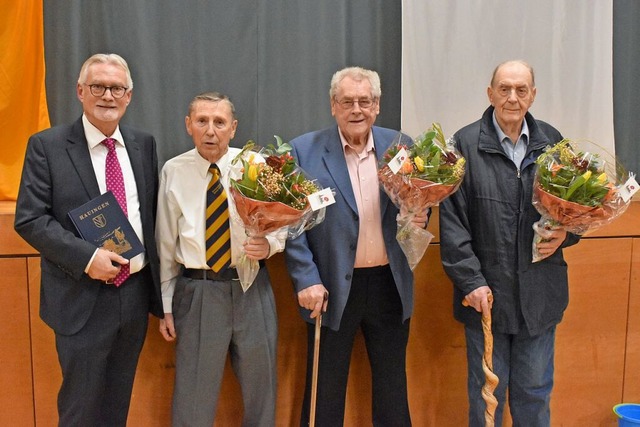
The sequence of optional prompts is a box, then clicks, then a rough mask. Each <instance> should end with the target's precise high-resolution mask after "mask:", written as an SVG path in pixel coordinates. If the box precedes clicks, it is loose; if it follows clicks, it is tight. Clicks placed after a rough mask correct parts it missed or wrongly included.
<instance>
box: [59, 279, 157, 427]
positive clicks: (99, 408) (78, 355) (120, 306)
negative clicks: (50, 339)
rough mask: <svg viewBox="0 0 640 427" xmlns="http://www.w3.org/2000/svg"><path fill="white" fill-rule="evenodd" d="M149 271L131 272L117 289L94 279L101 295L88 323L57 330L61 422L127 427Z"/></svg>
mask: <svg viewBox="0 0 640 427" xmlns="http://www.w3.org/2000/svg"><path fill="white" fill-rule="evenodd" d="M147 272H148V268H147V269H145V270H143V271H142V272H140V273H137V274H134V275H132V276H131V277H130V278H129V279H127V281H126V282H124V283H123V284H122V285H121V286H120V287H119V288H116V287H115V286H113V285H107V284H102V285H97V284H96V286H100V287H101V289H100V294H99V296H98V299H97V301H96V304H95V307H94V308H93V313H92V314H91V316H90V317H89V320H88V321H87V323H86V325H85V326H84V327H83V328H82V329H81V330H80V331H79V332H78V333H76V334H74V335H69V336H67V335H60V334H56V348H57V350H58V360H59V362H60V367H61V368H62V386H61V388H60V392H59V393H58V414H59V417H60V421H59V425H60V426H64V427H67V426H83V427H84V426H111V427H113V426H123V427H124V426H126V423H127V415H128V413H129V403H130V400H131V390H132V388H133V380H134V376H135V372H136V366H137V363H138V356H139V355H140V351H141V350H142V345H143V343H144V338H145V335H146V332H147V324H148V311H149V310H148V307H149V298H148V290H147V289H148V288H147V286H148V285H147V284H146V283H145V280H144V279H143V277H144V275H145V274H146V273H147ZM149 280H150V278H149Z"/></svg>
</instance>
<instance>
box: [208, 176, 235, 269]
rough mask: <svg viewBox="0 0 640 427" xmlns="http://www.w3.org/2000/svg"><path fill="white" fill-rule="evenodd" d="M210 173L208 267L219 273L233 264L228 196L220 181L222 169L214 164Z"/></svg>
mask: <svg viewBox="0 0 640 427" xmlns="http://www.w3.org/2000/svg"><path fill="white" fill-rule="evenodd" d="M209 172H211V174H212V175H213V176H212V178H211V181H210V182H209V186H208V187H207V212H206V218H207V230H206V232H205V236H206V239H207V240H206V244H207V265H208V266H209V267H211V269H212V270H213V271H215V272H216V273H218V272H220V271H222V270H224V269H225V268H227V267H229V264H230V263H231V241H230V232H229V208H228V204H227V195H226V193H225V191H224V187H223V186H222V182H221V181H220V169H218V166H216V165H215V164H213V165H211V167H210V168H209Z"/></svg>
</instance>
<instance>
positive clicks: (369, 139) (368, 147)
mask: <svg viewBox="0 0 640 427" xmlns="http://www.w3.org/2000/svg"><path fill="white" fill-rule="evenodd" d="M338 134H339V135H340V142H341V143H342V150H343V151H344V152H345V153H346V152H347V147H348V148H349V149H350V150H353V152H354V153H355V150H354V149H353V148H352V147H351V146H350V145H349V144H348V143H347V140H346V139H345V137H344V135H343V134H342V131H341V130H340V127H338ZM373 148H374V145H373V132H372V131H371V129H369V136H368V137H367V145H365V146H364V150H362V153H361V154H360V156H366V155H367V153H369V152H371V151H373Z"/></svg>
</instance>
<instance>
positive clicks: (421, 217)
mask: <svg viewBox="0 0 640 427" xmlns="http://www.w3.org/2000/svg"><path fill="white" fill-rule="evenodd" d="M428 220H429V217H428V216H427V211H424V212H418V213H417V214H415V215H414V216H413V218H412V219H411V223H412V224H413V225H415V226H416V227H418V228H427V221H428Z"/></svg>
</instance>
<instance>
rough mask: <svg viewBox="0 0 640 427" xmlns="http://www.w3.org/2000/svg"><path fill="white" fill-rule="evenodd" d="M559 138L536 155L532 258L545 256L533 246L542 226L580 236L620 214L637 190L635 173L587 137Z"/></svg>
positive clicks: (542, 233)
mask: <svg viewBox="0 0 640 427" xmlns="http://www.w3.org/2000/svg"><path fill="white" fill-rule="evenodd" d="M580 145H581V146H583V147H581V148H589V149H590V150H589V151H583V150H582V149H581V148H579V147H578V144H577V143H576V142H574V141H571V140H568V139H564V140H562V141H560V142H559V143H558V144H556V145H555V146H553V147H548V148H547V149H546V150H545V152H544V153H543V154H542V155H540V156H539V157H538V159H537V160H536V164H537V165H538V168H537V170H536V176H535V178H534V183H533V205H534V206H535V207H536V209H537V210H538V212H539V213H540V215H541V216H542V218H541V219H540V220H539V221H538V222H536V223H535V224H534V226H533V228H534V230H535V231H536V233H535V235H534V239H533V247H532V249H533V262H537V261H540V260H542V259H544V258H546V257H547V256H549V255H542V254H540V252H539V251H538V249H537V245H538V243H540V242H542V241H544V239H545V237H546V235H547V234H546V232H547V230H551V229H564V230H566V231H567V232H570V233H573V234H578V235H582V234H584V233H586V232H587V231H590V230H595V229H596V228H598V227H601V226H603V225H605V224H608V223H609V222H611V221H613V220H614V219H615V218H617V217H618V216H619V215H621V214H622V213H623V212H624V211H625V210H626V209H627V207H628V206H629V203H630V200H631V196H632V195H633V193H635V192H636V191H637V190H638V183H637V182H636V180H635V178H634V175H633V174H632V173H628V172H627V171H626V170H625V169H624V167H623V166H622V165H621V164H620V162H618V161H617V160H616V159H615V158H614V157H613V156H611V155H609V154H607V153H606V152H605V151H604V150H602V149H601V148H600V147H598V146H597V145H595V144H593V143H590V142H588V141H584V142H581V144H580Z"/></svg>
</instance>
